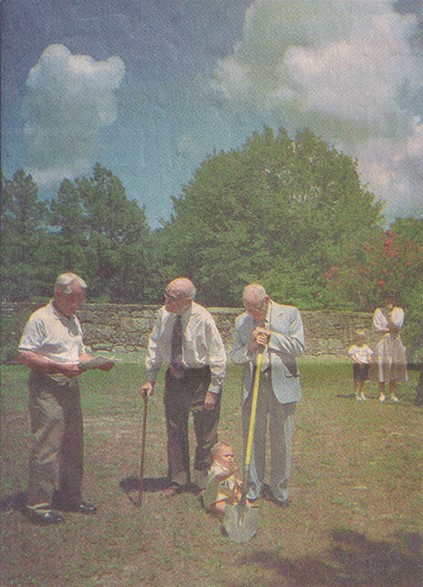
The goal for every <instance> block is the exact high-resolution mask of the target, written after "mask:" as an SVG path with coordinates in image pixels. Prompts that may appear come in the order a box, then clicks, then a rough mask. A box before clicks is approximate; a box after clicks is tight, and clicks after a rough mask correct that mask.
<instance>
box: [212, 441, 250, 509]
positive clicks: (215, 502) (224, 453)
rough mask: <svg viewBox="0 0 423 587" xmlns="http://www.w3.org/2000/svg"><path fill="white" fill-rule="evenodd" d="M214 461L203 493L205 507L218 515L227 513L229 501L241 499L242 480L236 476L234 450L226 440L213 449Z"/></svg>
mask: <svg viewBox="0 0 423 587" xmlns="http://www.w3.org/2000/svg"><path fill="white" fill-rule="evenodd" d="M211 455H212V459H213V463H212V465H211V467H210V469H209V473H208V477H207V483H206V489H205V491H204V495H203V503H204V507H205V509H206V510H207V511H208V512H211V513H213V514H216V515H223V514H224V513H225V506H226V504H227V503H231V504H233V503H238V502H239V500H240V499H241V485H242V482H241V481H240V480H239V479H238V478H237V477H236V476H235V473H236V471H237V469H236V468H235V466H234V451H233V450H232V446H231V445H230V444H228V443H226V442H218V443H217V444H215V445H214V446H213V448H212V450H211Z"/></svg>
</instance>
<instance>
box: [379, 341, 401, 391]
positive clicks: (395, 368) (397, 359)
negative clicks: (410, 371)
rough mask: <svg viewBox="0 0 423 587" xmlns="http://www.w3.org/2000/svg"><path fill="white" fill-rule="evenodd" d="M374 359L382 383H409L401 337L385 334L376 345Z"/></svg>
mask: <svg viewBox="0 0 423 587" xmlns="http://www.w3.org/2000/svg"><path fill="white" fill-rule="evenodd" d="M374 357H375V365H377V368H378V380H379V382H380V383H389V382H390V381H399V382H405V381H407V379H408V377H407V357H406V353H405V346H404V345H403V344H402V341H401V337H400V336H392V335H391V334H385V335H384V336H383V338H381V340H380V341H379V342H378V343H377V345H376V348H375V355H374Z"/></svg>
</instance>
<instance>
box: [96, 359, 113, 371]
mask: <svg viewBox="0 0 423 587" xmlns="http://www.w3.org/2000/svg"><path fill="white" fill-rule="evenodd" d="M114 366H115V362H114V361H109V362H108V363H105V364H104V365H101V367H99V369H100V370H101V371H110V369H113V367H114Z"/></svg>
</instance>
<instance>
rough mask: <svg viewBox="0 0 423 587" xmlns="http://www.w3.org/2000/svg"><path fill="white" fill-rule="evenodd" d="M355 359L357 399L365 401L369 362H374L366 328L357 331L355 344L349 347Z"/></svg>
mask: <svg viewBox="0 0 423 587" xmlns="http://www.w3.org/2000/svg"><path fill="white" fill-rule="evenodd" d="M348 355H349V356H350V357H351V359H352V360H353V380H354V393H355V397H356V399H357V401H365V400H366V399H367V398H366V396H365V395H364V384H365V383H366V381H368V380H369V364H370V363H371V362H372V355H373V351H372V349H371V348H370V347H369V346H368V344H367V342H366V334H365V332H364V330H356V331H355V344H353V345H351V346H350V348H349V349H348Z"/></svg>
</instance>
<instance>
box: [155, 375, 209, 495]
mask: <svg viewBox="0 0 423 587" xmlns="http://www.w3.org/2000/svg"><path fill="white" fill-rule="evenodd" d="M209 385H210V369H209V367H203V368H201V369H187V370H186V371H185V373H184V376H183V377H182V378H181V379H174V378H172V376H171V375H170V372H169V370H168V371H167V372H166V383H165V392H164V407H165V417H166V428H167V460H168V481H169V483H170V484H172V485H179V486H185V485H188V484H189V483H190V481H191V476H190V454H189V440H188V423H189V415H190V413H191V412H192V415H193V424H194V433H195V439H196V448H195V457H194V475H195V481H196V483H197V485H198V486H199V487H200V489H204V487H205V482H206V479H207V472H208V469H209V467H210V465H211V455H210V451H211V448H212V446H213V445H214V444H216V442H217V426H218V423H219V415H220V396H219V400H218V403H217V404H216V407H215V409H214V410H210V411H203V410H201V409H198V408H201V405H202V403H203V402H204V397H205V395H206V392H207V391H208V388H209Z"/></svg>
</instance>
